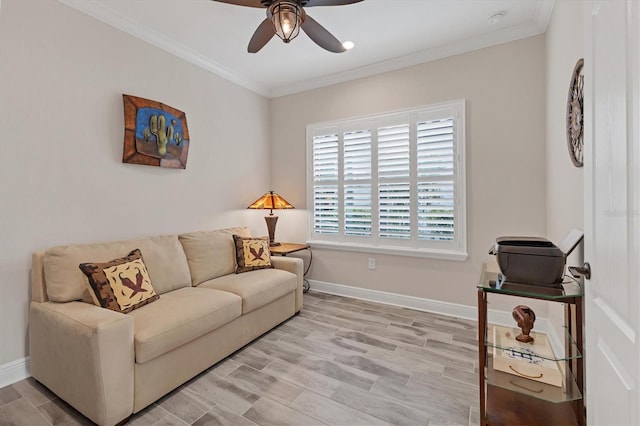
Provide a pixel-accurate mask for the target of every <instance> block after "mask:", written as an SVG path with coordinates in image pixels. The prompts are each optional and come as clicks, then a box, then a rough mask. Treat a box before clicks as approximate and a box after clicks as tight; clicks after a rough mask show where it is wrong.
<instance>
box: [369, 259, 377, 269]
mask: <svg viewBox="0 0 640 426" xmlns="http://www.w3.org/2000/svg"><path fill="white" fill-rule="evenodd" d="M368 266H369V269H371V270H374V269H376V258H375V257H370V258H369V263H368Z"/></svg>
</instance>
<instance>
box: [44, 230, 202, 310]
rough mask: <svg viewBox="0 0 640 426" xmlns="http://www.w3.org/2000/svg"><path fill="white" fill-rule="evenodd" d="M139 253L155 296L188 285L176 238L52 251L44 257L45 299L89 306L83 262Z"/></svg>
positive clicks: (172, 236)
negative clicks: (82, 267) (134, 251)
mask: <svg viewBox="0 0 640 426" xmlns="http://www.w3.org/2000/svg"><path fill="white" fill-rule="evenodd" d="M134 249H140V251H141V252H142V256H143V257H144V263H145V265H146V266H147V270H148V271H149V276H150V278H151V282H153V288H154V289H155V291H156V293H158V294H163V293H166V292H168V291H171V290H175V289H178V288H182V287H189V286H190V285H191V276H190V274H189V266H188V264H187V258H186V256H185V254H184V250H183V249H182V245H181V244H180V242H179V241H178V237H177V236H176V235H165V236H157V237H148V238H141V239H138V240H129V241H116V242H111V243H103V244H85V245H73V246H63V247H54V248H51V249H49V250H47V251H46V252H45V254H44V276H45V280H46V283H47V284H46V285H47V295H48V296H49V300H51V301H53V302H70V301H72V300H82V301H85V302H87V303H93V300H92V299H91V296H90V294H89V287H88V283H87V281H86V278H85V275H84V274H83V273H82V271H81V270H80V268H79V267H78V266H79V265H80V264H81V263H86V262H108V261H110V260H112V259H115V258H118V257H123V256H126V255H127V254H128V253H130V252H131V251H132V250H134Z"/></svg>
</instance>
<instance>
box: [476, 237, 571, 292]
mask: <svg viewBox="0 0 640 426" xmlns="http://www.w3.org/2000/svg"><path fill="white" fill-rule="evenodd" d="M583 237H584V233H583V232H582V231H579V230H577V229H574V230H572V231H571V232H569V234H568V235H567V236H566V237H565V239H564V240H563V241H562V243H561V244H560V246H556V245H555V244H553V243H552V242H551V241H549V240H547V239H546V238H539V237H499V238H496V243H495V244H494V245H493V246H492V247H491V249H490V250H489V254H494V255H496V258H497V261H498V266H499V267H500V272H501V273H502V275H503V276H504V279H505V280H506V281H510V282H514V283H522V284H537V285H547V286H557V285H559V284H560V283H561V282H562V279H563V276H564V267H565V264H566V260H567V256H568V255H569V254H571V252H572V251H573V249H575V248H576V246H577V245H578V244H579V243H580V241H582V238H583Z"/></svg>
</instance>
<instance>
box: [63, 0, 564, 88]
mask: <svg viewBox="0 0 640 426" xmlns="http://www.w3.org/2000/svg"><path fill="white" fill-rule="evenodd" d="M59 1H60V2H61V3H64V4H66V5H68V6H71V7H73V8H75V9H77V10H80V11H81V12H84V13H86V14H88V15H90V16H93V17H94V18H96V19H99V20H101V21H103V22H105V23H107V24H109V25H112V26H114V27H116V28H119V29H121V30H123V31H126V32H128V33H130V34H132V35H133V36H135V37H138V38H140V39H143V40H145V41H147V42H149V43H151V44H153V45H155V46H157V47H160V48H162V49H165V50H167V51H169V52H171V53H173V54H175V55H177V56H179V57H181V58H183V59H186V60H188V61H190V62H193V63H195V64H197V65H199V66H201V67H203V68H206V69H208V70H210V71H212V72H214V73H216V74H219V75H221V76H223V77H225V78H227V79H229V80H231V81H233V82H235V83H238V84H240V85H242V86H244V87H247V88H248V89H251V90H253V91H255V92H257V93H260V94H262V95H264V96H267V97H277V96H281V95H285V94H289V93H295V92H299V91H302V90H307V89H311V88H316V87H321V86H325V85H328V84H334V83H339V82H342V81H347V80H351V79H354V78H359V77H364V76H368V75H373V74H377V73H380V72H385V71H390V70H393V69H398V68H402V67H406V66H410V65H415V64H419V63H423V62H426V61H429V60H433V59H438V58H442V57H446V56H450V55H455V54H458V53H463V52H467V51H471V50H475V49H480V48H483V47H487V46H492V45H496V44H500V43H504V42H507V41H512V40H517V39H520V38H524V37H530V36H533V35H536V34H541V33H543V32H544V31H545V30H546V28H547V24H548V22H549V18H550V16H551V11H552V9H553V4H554V1H555V0H364V1H362V2H360V3H355V4H351V5H345V6H332V7H308V8H306V11H307V13H308V14H309V15H310V16H311V17H313V18H314V19H315V20H316V21H318V22H319V23H320V24H321V25H323V26H324V27H325V28H326V29H328V30H329V31H330V32H331V33H332V34H334V35H335V36H336V37H337V38H338V39H339V40H341V41H346V40H350V41H353V42H354V43H355V47H354V48H353V49H352V50H349V51H347V52H344V53H339V54H336V53H330V52H327V51H325V50H324V49H322V48H320V47H318V46H317V45H315V44H314V43H313V42H312V41H311V40H310V39H309V37H307V36H306V34H304V33H302V32H301V33H300V35H299V36H298V37H297V38H296V39H295V40H293V41H291V43H289V44H285V43H283V42H282V41H281V40H280V39H279V38H277V36H276V37H274V38H273V39H271V41H270V42H269V43H268V44H267V45H266V46H265V47H264V48H263V49H262V50H261V51H260V52H258V53H256V54H250V53H247V43H248V42H249V39H250V38H251V36H252V34H253V32H254V31H255V29H256V27H257V26H258V25H259V24H260V22H262V20H264V18H265V17H266V12H265V9H258V8H250V7H242V6H235V5H230V4H225V3H219V2H216V1H211V0H59ZM496 12H503V13H504V18H503V19H502V21H501V22H499V23H495V24H490V23H489V20H488V18H489V16H490V15H492V14H494V13H496Z"/></svg>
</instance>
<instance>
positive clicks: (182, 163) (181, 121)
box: [122, 95, 189, 169]
mask: <svg viewBox="0 0 640 426" xmlns="http://www.w3.org/2000/svg"><path fill="white" fill-rule="evenodd" d="M122 96H123V101H124V116H125V140H124V151H123V158H122V161H123V162H125V163H134V164H146V165H152V166H160V167H171V168H182V169H184V168H186V165H187V155H188V153H189V130H188V129H187V119H186V116H185V114H184V113H183V112H182V111H179V110H177V109H175V108H172V107H170V106H168V105H164V104H161V103H160V102H156V101H151V100H148V99H143V98H138V97H135V96H130V95H122Z"/></svg>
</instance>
